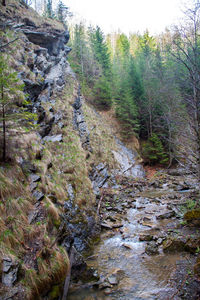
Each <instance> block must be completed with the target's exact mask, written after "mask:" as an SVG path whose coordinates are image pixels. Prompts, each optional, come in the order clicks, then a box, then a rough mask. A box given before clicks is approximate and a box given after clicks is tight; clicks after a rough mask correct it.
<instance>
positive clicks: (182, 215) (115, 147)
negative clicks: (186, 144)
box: [0, 0, 200, 300]
mask: <svg viewBox="0 0 200 300" xmlns="http://www.w3.org/2000/svg"><path fill="white" fill-rule="evenodd" d="M0 20H1V21H0V73H1V78H0V85H1V101H0V113H1V115H0V128H1V136H0V157H1V160H0V225H1V226H0V254H1V259H0V299H2V300H6V299H13V300H21V299H27V300H31V299H38V300H42V299H43V300H47V299H50V300H53V299H54V300H56V299H62V300H65V299H66V297H67V294H68V299H70V300H79V299H81V300H82V299H84V300H86V299H97V298H98V299H127V300H130V299H136V298H137V299H177V300H178V299H190V300H195V299H198V298H197V297H199V295H200V290H199V284H198V282H199V247H200V239H199V188H198V187H199V182H198V178H197V176H196V174H195V173H192V172H191V170H190V169H187V168H183V167H182V165H181V167H180V166H178V167H176V169H174V166H175V165H173V168H171V169H169V170H168V169H166V168H165V169H164V167H163V166H166V161H165V162H164V164H163V165H162V163H161V162H160V161H161V159H166V156H165V153H164V150H163V149H164V148H163V145H162V143H160V140H159V139H158V137H157V136H155V135H152V137H153V138H154V140H155V145H156V147H157V148H156V150H155V151H156V154H155V152H153V151H154V149H153V150H152V148H153V146H152V145H153V142H154V140H152V141H150V143H149V144H148V143H147V144H146V145H147V146H146V149H147V154H146V157H145V162H146V163H148V162H149V161H150V162H152V161H153V167H152V174H153V175H152V174H151V176H149V177H150V178H146V177H145V171H144V168H143V166H142V162H143V160H142V158H141V153H140V152H141V148H140V141H139V139H138V137H141V140H142V142H143V143H144V136H142V134H144V132H145V130H146V129H144V127H141V128H140V129H141V133H142V134H141V136H140V135H139V133H138V132H139V131H138V128H139V127H138V124H139V123H138V121H137V122H135V121H133V120H131V118H132V117H133V118H135V117H136V111H137V115H138V114H140V115H139V117H140V119H141V120H142V122H143V121H145V118H143V110H141V111H139V110H137V109H136V106H135V105H132V104H131V102H130V99H131V97H132V94H131V92H130V90H128V91H127V94H123V93H122V92H123V91H124V90H125V91H126V90H127V89H129V88H130V87H128V86H127V81H126V80H129V79H130V78H132V77H134V74H135V73H134V74H133V73H130V74H129V75H131V74H132V75H131V76H132V77H131V76H129V77H126V76H125V75H126V74H125V73H124V74H122V75H120V76H122V79H123V82H121V83H120V82H119V81H117V80H116V82H115V84H113V90H114V85H115V86H117V84H118V83H120V84H123V86H122V87H123V89H122V88H121V87H118V86H117V88H119V94H118V95H117V96H116V97H117V99H118V100H120V101H121V102H119V104H120V105H121V106H119V107H118V109H119V110H118V115H117V113H116V110H115V109H116V107H117V104H116V103H115V102H114V103H111V102H112V101H111V99H110V98H109V99H108V94H109V93H110V90H109V88H107V87H108V85H107V84H111V81H109V80H107V79H108V78H109V76H110V77H111V73H109V72H111V69H110V65H109V62H108V56H107V52H106V51H107V50H106V49H107V48H106V46H105V44H104V42H103V41H102V40H101V38H100V40H101V42H102V44H101V46H102V51H103V53H104V55H105V56H104V57H101V59H102V61H103V62H104V63H105V65H104V68H105V70H106V71H105V70H104V69H103V67H102V66H101V64H100V63H99V62H97V61H96V60H92V59H91V60H89V59H88V58H87V59H88V60H86V61H87V63H88V69H87V68H85V70H87V71H88V70H89V71H88V74H89V77H88V78H86V79H85V78H84V77H83V74H82V73H81V72H80V66H81V64H80V63H79V61H78V60H76V58H75V57H74V53H75V51H74V52H73V50H74V49H71V48H70V47H69V45H70V46H73V43H74V47H75V50H77V49H76V46H77V45H76V44H75V42H74V41H73V42H72V41H71V40H72V38H71V40H70V34H69V31H68V29H67V28H66V26H63V24H62V23H61V22H58V21H57V20H55V19H54V20H53V19H50V18H45V17H41V16H39V15H38V14H37V13H36V12H35V11H34V10H33V9H31V8H30V7H28V6H27V5H26V4H25V3H24V1H14V0H7V1H6V6H3V5H2V3H1V4H0ZM97 33H98V34H99V36H100V37H101V34H100V31H99V29H97ZM120 39H122V41H123V39H124V40H125V41H126V38H125V37H123V38H122V37H120ZM119 44H120V43H119ZM122 44H123V43H122ZM124 45H126V43H125V44H124ZM88 49H89V48H88ZM87 53H90V52H87ZM90 54H91V53H90ZM120 55H121V54H120ZM105 57H106V59H104V58H105ZM128 57H129V55H128ZM90 58H91V57H90ZM129 58H130V57H129ZM120 59H121V61H120V60H119V61H117V64H116V65H117V66H119V69H118V70H117V72H121V71H122V70H125V69H124V66H125V65H126V64H127V63H128V62H127V61H126V60H124V58H123V57H122V56H121V58H120ZM69 61H70V63H71V65H70V63H69ZM130 61H131V60H130ZM120 63H121V65H120ZM90 67H91V68H92V72H93V73H90V71H91V70H90ZM101 67H102V69H101ZM133 70H134V67H133V69H132V71H133ZM104 71H105V73H104ZM95 72H97V74H96V73H95ZM91 74H92V76H91ZM86 75H87V72H86V73H85V76H86ZM90 76H91V77H92V80H93V82H92V80H91V78H90ZM98 76H99V77H98ZM123 76H125V77H124V78H123ZM104 77H105V78H104ZM136 79H137V78H135V77H134V80H135V82H137V80H136ZM98 80H99V82H98ZM96 81H97V84H96ZM129 83H130V82H129ZM93 84H94V86H93ZM99 84H100V85H99ZM102 84H103V88H102ZM104 85H105V87H106V89H105V90H104ZM138 86H139V82H138ZM99 91H100V92H99ZM102 91H103V92H102ZM108 91H109V93H108ZM138 91H139V87H138ZM151 91H152V90H151ZM98 92H99V93H98ZM120 93H122V95H121V96H120ZM109 95H110V94H109ZM104 96H105V97H104ZM120 97H121V98H120ZM140 100H141V101H142V100H144V99H143V98H141V99H140ZM124 103H125V104H126V105H127V107H126V108H125V107H124V106H123V104H124ZM99 104H101V105H99ZM102 104H103V105H104V106H105V107H106V109H102ZM105 107H104V108H105ZM177 107H179V106H177ZM177 107H176V108H177ZM176 108H174V110H173V117H174V116H176V112H177V111H178V109H177V110H176ZM145 109H146V107H145ZM170 109H171V107H170ZM129 110H131V114H130V115H128V112H129ZM159 113H160V112H158V114H159ZM119 115H120V116H122V115H123V117H124V118H121V119H120V118H119ZM127 116H128V117H127ZM185 119H187V118H185ZM156 120H157V119H156ZM126 121H127V123H126ZM155 124H156V123H155ZM143 125H144V124H143ZM131 128H132V129H133V128H134V130H135V128H136V130H135V131H136V132H134V130H132V129H131ZM152 128H153V129H154V127H152ZM163 128H164V126H163ZM143 129H144V131H143ZM164 129H165V128H164ZM129 130H130V131H129ZM130 132H131V134H130ZM174 132H175V131H174ZM174 132H173V133H174ZM145 134H146V133H145ZM177 136H178V135H177ZM177 136H176V138H177ZM148 147H149V148H150V149H149V148H148ZM148 151H149V152H148ZM151 151H152V157H153V158H149V156H150V155H151ZM173 151H174V152H175V150H173ZM184 151H185V148H184ZM143 154H144V153H143ZM157 155H158V157H157ZM159 155H160V156H159ZM155 156H156V159H155ZM158 158H159V165H158V166H157V165H156V164H154V160H155V161H156V162H157V160H158ZM182 161H183V160H182ZM171 163H172V162H171ZM167 164H168V159H167ZM192 167H193V168H194V166H193V165H192ZM70 281H71V285H70V289H69V293H68V288H69V282H70ZM191 291H192V292H191ZM127 297H128V298H127Z"/></svg>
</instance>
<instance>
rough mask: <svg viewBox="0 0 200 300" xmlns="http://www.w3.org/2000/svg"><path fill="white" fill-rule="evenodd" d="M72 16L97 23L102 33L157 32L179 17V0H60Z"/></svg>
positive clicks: (180, 1)
mask: <svg viewBox="0 0 200 300" xmlns="http://www.w3.org/2000/svg"><path fill="white" fill-rule="evenodd" d="M63 2H65V4H66V5H67V6H68V7H69V8H70V10H71V11H72V12H73V13H74V14H75V17H76V19H84V20H87V23H91V24H92V25H99V26H100V27H101V29H102V30H103V31H104V33H109V32H112V31H117V30H118V29H120V31H122V32H124V33H126V34H128V33H130V32H139V33H143V32H144V31H145V30H146V29H148V30H149V31H150V33H151V34H159V33H161V32H163V31H164V30H165V28H166V27H169V26H170V25H171V24H173V23H176V22H177V19H178V18H180V17H181V3H182V2H183V0H123V1H122V0H64V1H63Z"/></svg>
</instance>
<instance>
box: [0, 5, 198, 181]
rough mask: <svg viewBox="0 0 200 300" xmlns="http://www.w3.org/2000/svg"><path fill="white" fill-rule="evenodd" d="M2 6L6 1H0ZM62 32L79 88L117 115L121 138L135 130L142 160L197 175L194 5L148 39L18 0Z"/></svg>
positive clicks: (146, 35)
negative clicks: (64, 28) (57, 24)
mask: <svg viewBox="0 0 200 300" xmlns="http://www.w3.org/2000/svg"><path fill="white" fill-rule="evenodd" d="M3 2H5V4H6V1H3ZM24 2H25V3H26V4H27V5H31V6H32V7H33V8H34V9H35V10H36V11H37V12H39V13H40V14H42V15H43V16H46V17H48V18H52V19H58V20H59V21H61V22H62V23H63V24H64V25H66V26H67V25H68V27H69V29H70V36H71V39H70V46H71V48H72V51H71V54H70V55H69V61H70V64H71V66H72V68H73V70H74V71H75V72H76V74H77V77H78V79H79V81H80V83H81V86H82V93H83V94H84V95H85V96H86V98H87V99H88V101H89V102H90V103H91V104H93V105H95V107H96V108H97V109H99V110H110V111H112V112H113V115H114V116H115V117H116V118H117V119H118V122H119V123H120V128H121V135H122V136H123V137H124V139H129V138H130V137H131V136H132V135H136V136H137V137H138V138H139V140H140V141H141V146H142V147H141V149H142V150H141V151H142V155H143V157H144V161H145V162H146V163H147V164H157V163H159V164H161V165H166V166H171V164H172V163H176V162H179V163H180V164H183V165H187V166H189V167H190V168H193V169H194V170H198V174H199V176H200V77H199V76H200V38H199V33H200V18H199V13H200V2H199V1H198V0H191V1H190V5H189V6H188V7H187V8H185V14H184V16H185V18H184V20H183V21H182V24H180V25H179V26H174V27H172V28H171V29H170V30H169V29H166V31H165V32H164V33H163V34H160V35H158V36H151V35H150V33H149V32H148V30H146V32H144V33H143V34H139V33H132V34H129V36H127V35H126V34H124V33H122V32H119V31H118V32H113V33H110V34H108V35H106V36H105V35H104V33H103V31H102V30H101V28H100V27H98V26H96V27H94V26H89V27H88V26H86V25H85V24H84V23H80V24H76V25H69V24H67V21H68V16H69V15H70V12H69V9H68V7H67V6H66V5H65V4H64V3H63V2H62V1H61V0H59V1H57V0H54V1H53V0H34V1H28V0H25V1H24Z"/></svg>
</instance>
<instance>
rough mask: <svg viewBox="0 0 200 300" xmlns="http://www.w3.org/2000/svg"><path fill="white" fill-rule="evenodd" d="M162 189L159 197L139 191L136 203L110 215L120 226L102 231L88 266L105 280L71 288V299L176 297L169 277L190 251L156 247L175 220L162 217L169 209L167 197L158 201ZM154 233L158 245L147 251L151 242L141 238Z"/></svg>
mask: <svg viewBox="0 0 200 300" xmlns="http://www.w3.org/2000/svg"><path fill="white" fill-rule="evenodd" d="M162 192H164V195H165V194H166V190H165V191H162V190H159V191H158V192H157V197H156V199H157V200H156V201H155V200H154V199H155V198H154V199H152V192H151V191H149V192H145V193H138V194H137V195H136V196H135V197H134V200H133V199H132V200H133V203H131V202H129V203H128V206H133V207H132V208H128V209H127V211H126V213H125V214H124V215H121V214H119V213H115V214H113V213H112V214H109V216H112V217H111V218H110V219H112V220H115V222H113V223H116V222H117V223H118V222H121V225H120V228H119V229H114V230H106V231H103V233H102V234H101V241H100V243H99V244H98V245H96V246H95V249H94V253H95V254H94V255H93V256H92V257H90V258H88V260H87V264H88V266H89V267H92V268H94V269H95V270H97V271H98V274H99V276H100V279H101V281H102V284H100V288H99V289H95V288H93V287H92V288H84V287H83V288H82V289H77V290H75V291H73V289H72V290H71V294H70V296H69V297H68V299H69V300H86V299H87V300H89V299H90V300H94V299H98V300H103V299H107V300H108V299H109V300H111V299H123V300H131V299H135V300H137V299H138V300H139V299H140V300H142V299H171V297H173V294H174V290H173V288H172V287H171V285H170V278H171V276H172V274H173V272H174V271H175V267H176V261H178V260H180V259H186V257H187V255H188V254H186V253H184V254H180V253H178V254H177V253H175V254H166V253H163V251H162V248H160V247H158V248H157V246H158V245H160V244H161V243H162V241H163V237H164V235H165V230H166V227H167V228H168V229H169V230H170V228H173V227H174V224H173V223H174V222H176V220H175V219H173V218H170V219H168V218H167V219H164V218H163V219H162V218H161V215H160V213H161V212H162V214H163V215H164V214H165V213H166V214H167V213H169V210H168V208H167V206H168V204H167V201H164V203H163V202H160V201H159V198H162V197H163V195H162ZM168 192H169V191H168ZM171 193H173V192H172V191H171ZM148 194H149V195H148ZM148 196H149V197H150V198H148ZM154 196H155V195H154ZM154 201H155V202H154ZM159 216H160V218H161V219H160V218H159ZM107 224H110V223H107ZM151 236H152V237H153V239H154V240H155V243H156V248H155V249H154V248H153V249H151V248H150V250H149V251H150V254H153V255H148V254H147V253H146V252H147V251H146V252H145V248H146V246H147V244H148V242H147V241H142V240H143V239H147V240H148V239H150V240H151ZM146 249H147V248H146ZM172 299H176V298H175V297H174V298H172ZM177 299H180V298H177Z"/></svg>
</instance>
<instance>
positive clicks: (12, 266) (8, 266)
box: [2, 257, 19, 287]
mask: <svg viewBox="0 0 200 300" xmlns="http://www.w3.org/2000/svg"><path fill="white" fill-rule="evenodd" d="M18 270H19V263H18V262H16V261H13V260H12V259H11V258H10V257H4V258H3V274H2V283H3V284H5V285H6V286H10V287H11V286H13V284H14V283H15V282H16V280H17V273H18Z"/></svg>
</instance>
